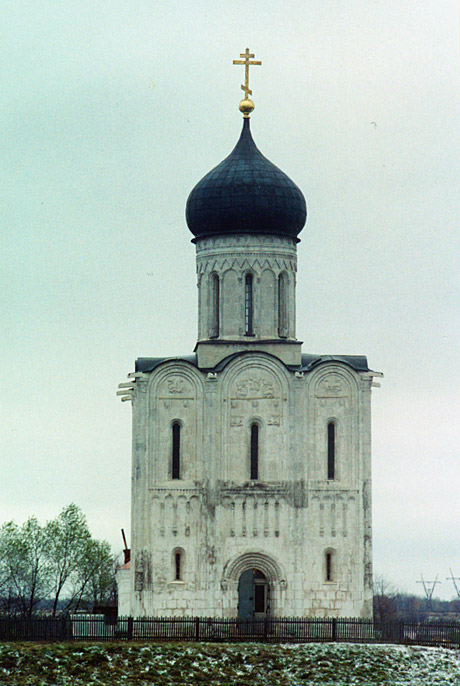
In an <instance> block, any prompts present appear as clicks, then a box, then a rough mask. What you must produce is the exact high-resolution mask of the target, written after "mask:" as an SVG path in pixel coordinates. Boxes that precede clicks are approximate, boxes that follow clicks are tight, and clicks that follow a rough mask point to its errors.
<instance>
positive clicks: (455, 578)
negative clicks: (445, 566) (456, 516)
mask: <svg viewBox="0 0 460 686" xmlns="http://www.w3.org/2000/svg"><path fill="white" fill-rule="evenodd" d="M449 572H450V576H448V577H446V581H452V583H453V584H454V588H455V592H456V593H457V598H458V599H459V600H460V587H459V585H458V584H457V581H460V576H454V575H453V573H452V570H451V569H449Z"/></svg>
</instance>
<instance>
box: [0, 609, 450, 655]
mask: <svg viewBox="0 0 460 686" xmlns="http://www.w3.org/2000/svg"><path fill="white" fill-rule="evenodd" d="M0 640H1V641H131V640H135V641H214V642H216V641H222V642H224V641H225V642H241V641H260V642H269V643H308V642H336V641H337V642H349V643H398V644H403V645H425V646H446V647H451V648H460V623H417V622H403V621H398V622H390V623H379V622H374V621H372V620H362V619H336V618H328V619H319V618H298V617H280V618H278V617H266V618H264V619H249V620H239V619H221V618H207V617H144V618H139V619H136V618H132V617H118V618H117V617H104V615H79V614H77V615H66V616H65V617H60V618H52V617H32V618H24V617H19V616H0Z"/></svg>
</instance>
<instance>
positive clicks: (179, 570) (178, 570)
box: [174, 551, 182, 581]
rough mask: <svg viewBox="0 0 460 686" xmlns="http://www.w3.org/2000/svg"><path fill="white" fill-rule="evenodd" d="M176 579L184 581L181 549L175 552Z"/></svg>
mask: <svg viewBox="0 0 460 686" xmlns="http://www.w3.org/2000/svg"><path fill="white" fill-rule="evenodd" d="M174 580H175V581H182V554H181V553H180V551H177V552H175V553H174Z"/></svg>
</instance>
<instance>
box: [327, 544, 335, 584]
mask: <svg viewBox="0 0 460 686" xmlns="http://www.w3.org/2000/svg"><path fill="white" fill-rule="evenodd" d="M334 576H335V569H334V554H333V552H332V550H326V553H325V555H324V580H325V581H334V580H335V579H334Z"/></svg>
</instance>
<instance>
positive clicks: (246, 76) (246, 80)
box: [233, 48, 262, 100]
mask: <svg viewBox="0 0 460 686" xmlns="http://www.w3.org/2000/svg"><path fill="white" fill-rule="evenodd" d="M240 57H244V59H243V60H233V64H244V67H245V69H244V86H241V89H242V90H244V97H245V98H246V100H247V99H248V96H249V95H252V90H251V89H250V88H249V65H251V66H252V65H256V64H262V62H258V61H257V60H253V61H252V62H251V59H252V58H253V57H255V55H253V54H252V53H251V52H249V48H246V52H243V53H240Z"/></svg>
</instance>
